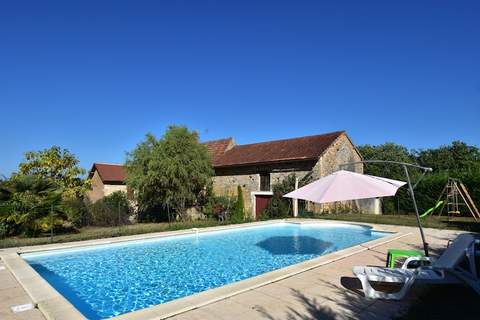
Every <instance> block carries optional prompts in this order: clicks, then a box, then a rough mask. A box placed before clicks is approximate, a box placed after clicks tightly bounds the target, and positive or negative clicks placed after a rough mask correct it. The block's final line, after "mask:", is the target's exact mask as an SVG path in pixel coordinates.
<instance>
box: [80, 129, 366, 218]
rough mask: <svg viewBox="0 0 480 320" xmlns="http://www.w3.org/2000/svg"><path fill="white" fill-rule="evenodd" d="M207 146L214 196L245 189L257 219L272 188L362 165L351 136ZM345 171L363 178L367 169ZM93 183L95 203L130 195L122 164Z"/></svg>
mask: <svg viewBox="0 0 480 320" xmlns="http://www.w3.org/2000/svg"><path fill="white" fill-rule="evenodd" d="M203 144H204V145H205V146H206V147H207V149H208V152H209V154H210V157H211V161H212V166H213V168H214V170H215V176H214V177H213V191H214V193H215V194H216V195H226V196H235V195H236V193H237V188H238V186H240V187H241V188H242V190H243V194H244V201H245V208H246V212H247V213H248V214H250V215H251V218H253V219H256V218H258V216H259V214H260V213H261V212H262V210H263V209H264V208H265V207H266V205H267V204H268V201H269V199H270V198H271V197H272V195H273V193H272V185H274V184H275V183H278V182H280V181H282V180H283V179H284V178H285V177H287V176H288V175H290V174H292V173H294V174H295V176H296V177H297V178H298V179H300V180H301V179H302V178H304V177H306V176H307V175H308V176H309V177H310V178H311V179H312V180H316V179H319V178H321V177H324V176H326V175H328V174H330V173H332V172H334V171H337V170H338V169H340V165H342V164H345V163H349V162H355V161H361V160H362V156H361V155H360V153H359V151H358V150H357V148H356V147H355V145H354V144H353V143H352V141H351V139H350V137H349V136H348V135H347V133H346V132H345V131H336V132H330V133H326V134H320V135H314V136H307V137H299V138H293V139H284V140H276V141H267V142H260V143H253V144H244V145H237V144H236V143H235V141H234V139H233V138H226V139H220V140H215V141H208V142H205V143H203ZM343 169H347V170H351V171H356V172H359V173H363V166H362V165H356V166H354V167H351V168H343ZM90 178H91V179H92V190H91V191H90V192H89V194H88V197H89V199H90V200H91V201H93V202H94V201H97V200H99V199H101V198H103V197H104V196H107V195H109V194H111V193H112V192H115V191H124V192H127V187H126V185H125V178H126V169H125V167H124V166H122V165H115V164H102V163H95V164H93V166H92V169H91V170H90ZM362 207H363V208H365V207H366V206H365V205H362ZM307 209H308V210H311V211H315V212H319V211H323V210H324V209H325V206H322V205H315V204H311V203H309V204H307ZM367 211H371V210H369V209H368V208H367Z"/></svg>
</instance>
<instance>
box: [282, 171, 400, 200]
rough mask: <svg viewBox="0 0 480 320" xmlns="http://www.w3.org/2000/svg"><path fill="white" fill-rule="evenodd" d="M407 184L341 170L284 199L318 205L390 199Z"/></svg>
mask: <svg viewBox="0 0 480 320" xmlns="http://www.w3.org/2000/svg"><path fill="white" fill-rule="evenodd" d="M406 184H407V183H406V182H403V181H398V180H392V179H387V178H383V177H377V176H370V175H366V174H360V173H356V172H351V171H346V170H340V171H337V172H334V173H332V174H330V175H328V176H326V177H323V178H321V179H319V180H316V181H314V182H312V183H310V184H307V185H306V186H304V187H301V188H299V189H297V190H295V191H292V192H290V193H287V194H286V195H284V197H287V198H293V199H302V200H307V201H311V202H316V203H327V202H335V201H346V200H357V199H368V198H378V197H389V196H393V195H395V194H396V193H397V190H398V188H400V187H402V186H404V185H406Z"/></svg>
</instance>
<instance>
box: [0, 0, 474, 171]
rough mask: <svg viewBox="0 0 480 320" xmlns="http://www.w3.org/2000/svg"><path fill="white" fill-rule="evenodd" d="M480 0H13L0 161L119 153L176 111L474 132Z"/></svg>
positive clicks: (438, 139)
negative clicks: (40, 153)
mask: <svg viewBox="0 0 480 320" xmlns="http://www.w3.org/2000/svg"><path fill="white" fill-rule="evenodd" d="M479 120H480V2H479V1H418V0H415V1H271V2H269V1H200V0H192V1H91V2H90V1H30V2H29V1H3V2H1V3H0V135H1V137H2V139H0V150H1V152H0V174H5V175H8V174H10V173H11V172H12V171H14V170H15V169H16V167H17V165H18V163H19V162H20V161H21V160H22V158H23V153H24V152H25V151H29V150H38V149H42V148H46V147H49V146H51V145H60V146H62V147H66V148H68V149H69V150H70V151H72V152H73V153H74V154H76V155H77V157H78V158H79V159H80V160H81V165H82V166H83V167H85V168H88V167H90V166H91V164H92V162H94V161H97V162H116V163H118V162H123V161H124V159H125V153H126V152H127V151H129V150H131V149H132V148H134V146H135V145H136V144H137V143H138V142H139V141H140V140H141V139H143V136H144V134H145V133H147V132H151V133H153V134H155V135H161V134H162V133H163V132H164V130H165V128H166V127H167V126H168V125H169V124H184V125H187V126H188V127H189V128H192V129H195V130H197V131H198V132H199V133H200V135H201V137H202V139H203V140H211V139H216V138H222V137H226V136H233V137H234V138H235V139H236V141H237V142H238V143H251V142H257V141H265V140H271V139H280V138H289V137H296V136H302V135H310V134H318V133H323V132H328V131H334V130H347V132H348V133H349V134H350V136H351V137H352V139H353V140H354V142H355V143H357V144H365V143H369V144H380V143H383V142H385V141H393V142H396V143H400V144H404V145H406V146H408V147H410V148H426V147H431V146H438V145H442V144H448V143H450V142H451V141H452V140H456V139H460V140H464V141H466V142H467V143H469V144H475V145H478V142H479V140H480V129H479Z"/></svg>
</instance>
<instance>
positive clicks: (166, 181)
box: [126, 126, 213, 220]
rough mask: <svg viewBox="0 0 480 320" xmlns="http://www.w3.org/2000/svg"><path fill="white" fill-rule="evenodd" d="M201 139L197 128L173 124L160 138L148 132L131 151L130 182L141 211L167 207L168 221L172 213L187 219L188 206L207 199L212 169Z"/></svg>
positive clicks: (128, 163) (128, 168)
mask: <svg viewBox="0 0 480 320" xmlns="http://www.w3.org/2000/svg"><path fill="white" fill-rule="evenodd" d="M198 140H199V138H198V134H197V133H196V132H195V131H189V130H188V129H187V128H186V127H183V126H170V127H169V128H168V130H167V131H166V132H165V134H164V135H163V137H162V138H161V139H158V140H157V139H156V138H155V137H154V136H153V135H151V134H147V136H146V139H145V141H143V142H141V143H140V144H139V145H137V147H136V148H135V149H134V150H133V151H132V152H131V153H129V154H128V156H127V162H126V165H127V170H128V178H127V185H129V186H130V187H131V188H132V189H133V190H135V197H136V200H137V203H138V206H139V210H140V212H141V213H142V212H143V213H148V212H152V211H159V210H167V213H168V218H169V220H171V219H172V218H173V215H175V216H176V217H178V218H180V219H182V220H185V219H186V211H187V208H188V207H190V206H195V205H200V203H199V202H200V201H202V199H205V194H206V193H208V190H209V188H210V184H211V183H212V179H211V178H212V176H213V168H212V166H211V164H210V159H209V155H208V152H207V148H206V147H205V146H204V145H202V144H200V143H199V141H198ZM141 216H142V215H140V217H141ZM154 218H156V219H157V220H158V219H159V218H160V217H159V216H158V213H157V214H156V217H155V216H154Z"/></svg>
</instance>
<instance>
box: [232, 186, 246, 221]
mask: <svg viewBox="0 0 480 320" xmlns="http://www.w3.org/2000/svg"><path fill="white" fill-rule="evenodd" d="M230 219H231V220H232V222H242V221H243V220H245V204H244V202H243V190H242V187H241V186H238V187H237V200H236V202H235V208H234V210H233V214H232V216H231V217H230Z"/></svg>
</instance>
